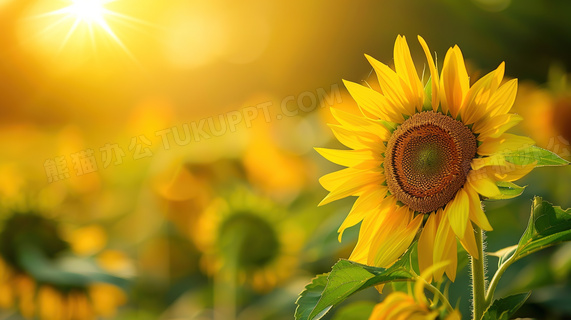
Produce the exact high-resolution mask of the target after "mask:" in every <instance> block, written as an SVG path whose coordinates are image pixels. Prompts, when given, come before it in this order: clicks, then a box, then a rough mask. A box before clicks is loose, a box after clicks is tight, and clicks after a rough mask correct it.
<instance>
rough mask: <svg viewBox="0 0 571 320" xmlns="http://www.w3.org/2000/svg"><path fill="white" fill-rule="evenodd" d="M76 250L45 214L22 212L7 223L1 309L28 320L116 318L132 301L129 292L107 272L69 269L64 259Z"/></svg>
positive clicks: (1, 250)
mask: <svg viewBox="0 0 571 320" xmlns="http://www.w3.org/2000/svg"><path fill="white" fill-rule="evenodd" d="M78 240H79V239H78ZM79 241H80V242H81V243H80V244H79V247H81V248H88V247H93V246H90V245H89V244H88V242H89V241H86V240H79ZM86 244H87V245H86ZM72 247H74V246H73V245H71V246H70V244H69V243H68V242H67V241H66V240H64V238H63V237H62V236H61V235H60V232H59V225H58V224H57V223H56V222H54V221H53V220H50V219H46V218H44V217H42V216H41V215H38V214H34V213H17V214H14V215H12V216H11V217H10V218H8V219H7V220H6V221H4V228H3V230H2V232H0V309H4V310H17V311H18V312H19V313H20V314H21V315H22V316H23V317H24V318H26V319H30V318H36V319H41V320H52V319H53V320H56V319H57V320H59V319H70V320H84V319H85V320H88V319H95V318H96V317H112V316H113V315H114V314H115V311H116V309H117V307H118V306H120V305H121V304H123V303H125V300H126V297H125V293H124V292H123V290H122V289H120V288H119V287H118V286H117V285H115V284H112V282H116V280H118V279H119V278H116V277H113V276H112V275H110V274H107V273H106V272H94V273H92V274H91V275H83V274H79V273H76V272H74V271H68V270H66V268H65V263H64V261H63V260H62V259H60V258H62V257H63V255H64V254H65V253H66V252H69V251H70V250H73V248H72ZM68 258H69V257H68ZM116 260H117V259H115V261H116ZM70 262H71V261H70ZM77 262H79V261H77V260H76V261H73V263H77ZM84 262H86V261H84ZM74 265H75V264H74ZM84 266H86V265H85V264H84ZM91 271H96V269H91Z"/></svg>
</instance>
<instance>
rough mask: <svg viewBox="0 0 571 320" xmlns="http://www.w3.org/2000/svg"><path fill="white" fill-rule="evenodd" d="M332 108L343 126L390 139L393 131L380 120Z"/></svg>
mask: <svg viewBox="0 0 571 320" xmlns="http://www.w3.org/2000/svg"><path fill="white" fill-rule="evenodd" d="M330 110H331V114H332V115H333V117H335V119H336V120H337V121H339V123H341V125H343V126H346V127H352V128H355V129H356V130H359V131H363V132H370V133H372V134H373V135H375V136H377V137H379V138H381V139H382V140H388V139H389V138H390V137H391V133H390V132H389V131H388V130H387V129H386V128H385V127H384V126H383V125H382V124H380V123H378V122H374V121H371V120H368V119H367V118H365V117H359V116H356V115H354V114H351V113H349V112H345V111H343V110H340V109H335V108H330Z"/></svg>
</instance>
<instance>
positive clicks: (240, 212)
mask: <svg viewBox="0 0 571 320" xmlns="http://www.w3.org/2000/svg"><path fill="white" fill-rule="evenodd" d="M285 217H286V216H285V212H283V210H282V209H280V208H279V207H277V206H276V205H275V204H274V203H273V202H272V201H269V200H267V199H264V198H260V197H258V196H256V195H255V194H253V193H252V192H250V191H247V190H246V189H236V190H234V191H233V192H231V194H230V195H229V196H228V197H226V198H225V199H224V198H221V197H220V198H216V199H213V201H212V202H211V205H210V206H209V208H208V209H207V210H206V211H205V212H204V213H203V214H202V216H201V218H200V219H199V221H198V224H197V225H196V229H195V230H196V232H195V235H194V240H195V242H196V244H197V247H198V248H199V249H200V250H201V251H202V252H203V253H204V255H203V258H202V261H201V264H202V266H203V267H204V269H205V270H206V272H207V273H209V274H216V273H218V272H222V273H224V272H230V273H232V272H236V273H237V278H238V281H239V283H242V284H243V283H247V284H249V285H250V286H251V287H252V288H253V289H254V290H256V291H259V292H265V291H269V290H271V289H272V288H273V287H275V286H276V285H278V284H280V283H281V282H283V281H284V280H285V279H287V278H288V277H289V276H290V275H291V273H292V272H293V270H295V266H296V265H297V262H298V261H297V254H296V253H297V252H298V251H299V250H300V249H301V246H302V245H303V235H302V234H301V233H300V232H299V228H296V227H295V226H294V225H292V223H291V221H288V220H285Z"/></svg>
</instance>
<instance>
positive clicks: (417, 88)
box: [394, 36, 424, 111]
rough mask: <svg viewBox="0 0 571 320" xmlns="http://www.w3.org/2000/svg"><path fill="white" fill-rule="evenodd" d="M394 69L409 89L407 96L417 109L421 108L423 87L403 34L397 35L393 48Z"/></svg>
mask: <svg viewBox="0 0 571 320" xmlns="http://www.w3.org/2000/svg"><path fill="white" fill-rule="evenodd" d="M394 59H395V69H396V72H397V74H398V75H399V76H400V77H401V78H402V79H404V80H405V83H406V84H408V87H409V89H410V91H411V94H412V95H411V96H410V97H409V98H408V101H410V102H411V103H412V104H413V105H414V106H416V110H417V111H421V110H422V105H423V102H424V89H423V87H422V83H421V82H420V79H419V78H418V73H417V72H416V67H415V66H414V62H413V61H412V57H411V55H410V49H409V47H408V44H407V43H406V38H405V37H404V36H398V37H397V40H396V42H395V48H394Z"/></svg>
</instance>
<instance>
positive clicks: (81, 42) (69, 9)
mask: <svg viewBox="0 0 571 320" xmlns="http://www.w3.org/2000/svg"><path fill="white" fill-rule="evenodd" d="M115 2H117V3H118V2H119V0H63V1H61V4H60V5H59V6H58V7H56V8H53V7H51V9H48V8H47V7H45V9H44V10H45V11H44V10H39V14H35V15H31V16H30V19H31V20H34V21H35V22H36V24H34V25H33V28H34V30H35V32H34V33H35V35H32V37H34V38H38V39H40V38H41V39H44V40H43V41H45V42H46V43H52V44H56V43H58V44H59V45H56V46H55V48H54V49H55V50H56V54H57V55H59V54H61V53H63V51H64V49H65V50H68V49H69V51H70V52H78V49H79V48H83V47H86V45H87V47H91V49H92V51H93V52H97V51H98V48H109V46H107V45H106V43H108V42H109V41H110V42H111V43H114V44H115V45H116V46H117V47H119V48H120V49H121V50H122V51H123V52H124V53H125V54H126V55H127V56H129V57H130V58H131V59H132V60H133V61H135V62H136V61H137V59H135V57H134V56H133V54H132V53H131V52H130V50H129V49H128V48H127V46H126V45H125V43H124V42H123V40H124V39H122V38H121V37H119V35H118V34H117V30H116V29H117V28H118V27H120V26H122V27H128V28H130V29H135V30H137V29H139V28H138V27H139V26H141V25H146V26H149V25H150V24H149V23H147V22H145V21H143V20H140V19H137V18H134V17H131V16H128V15H125V14H123V13H120V12H117V11H116V10H113V9H111V8H110V7H111V4H112V3H115ZM46 3H48V2H46ZM123 29H124V28H123ZM87 47H86V48H87ZM99 53H101V52H99Z"/></svg>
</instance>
